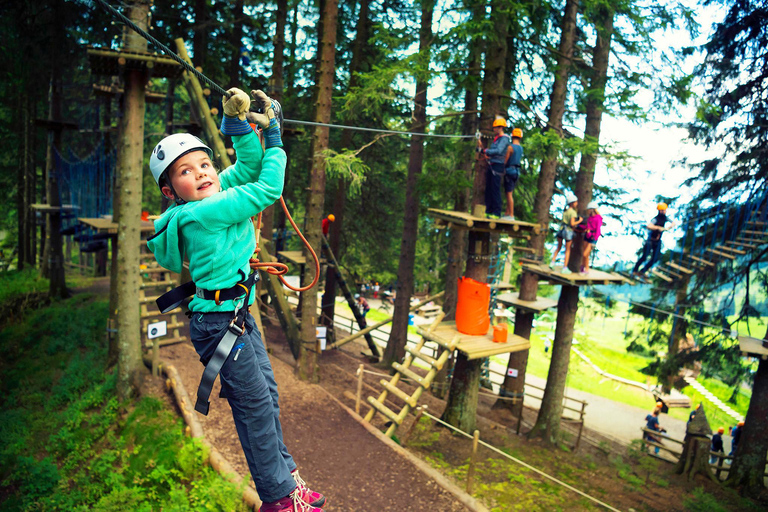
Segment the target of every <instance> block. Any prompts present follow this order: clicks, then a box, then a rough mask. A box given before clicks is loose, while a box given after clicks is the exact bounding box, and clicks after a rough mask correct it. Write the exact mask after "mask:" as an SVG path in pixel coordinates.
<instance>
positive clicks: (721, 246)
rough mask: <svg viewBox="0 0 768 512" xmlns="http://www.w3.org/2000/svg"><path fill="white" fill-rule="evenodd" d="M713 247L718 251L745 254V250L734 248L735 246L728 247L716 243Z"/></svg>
mask: <svg viewBox="0 0 768 512" xmlns="http://www.w3.org/2000/svg"><path fill="white" fill-rule="evenodd" d="M715 249H717V250H719V251H726V252H733V253H736V254H747V251H742V250H741V249H736V248H735V247H729V246H727V245H718V246H717V247H715Z"/></svg>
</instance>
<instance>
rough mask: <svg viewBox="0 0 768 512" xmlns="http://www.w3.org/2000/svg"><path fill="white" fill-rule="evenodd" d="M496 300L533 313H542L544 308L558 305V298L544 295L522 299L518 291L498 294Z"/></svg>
mask: <svg viewBox="0 0 768 512" xmlns="http://www.w3.org/2000/svg"><path fill="white" fill-rule="evenodd" d="M496 300H497V301H499V302H503V303H504V304H507V305H510V306H514V307H516V308H518V309H522V310H525V311H528V312H531V313H540V312H542V311H544V310H547V309H550V308H556V307H557V301H556V300H554V299H547V298H544V297H536V300H520V294H519V293H518V292H515V293H502V294H501V295H497V296H496Z"/></svg>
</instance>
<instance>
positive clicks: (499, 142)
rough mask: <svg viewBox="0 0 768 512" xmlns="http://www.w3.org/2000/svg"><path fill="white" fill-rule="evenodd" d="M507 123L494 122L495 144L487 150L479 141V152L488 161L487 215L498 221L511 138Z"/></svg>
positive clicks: (496, 120)
mask: <svg viewBox="0 0 768 512" xmlns="http://www.w3.org/2000/svg"><path fill="white" fill-rule="evenodd" d="M506 126H507V121H506V120H505V119H504V118H503V117H501V116H496V119H495V120H494V121H493V135H494V137H493V142H491V145H490V146H489V147H488V148H487V149H484V148H483V143H482V142H481V141H480V139H479V138H478V139H477V146H478V151H479V152H481V153H482V155H483V157H484V158H485V160H486V164H487V168H486V173H485V213H486V215H487V216H488V217H490V218H495V219H498V218H500V217H501V180H502V179H503V178H504V176H505V175H506V168H505V165H506V161H507V148H508V147H509V136H507V135H506V134H505V133H504V128H506Z"/></svg>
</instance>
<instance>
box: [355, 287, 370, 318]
mask: <svg viewBox="0 0 768 512" xmlns="http://www.w3.org/2000/svg"><path fill="white" fill-rule="evenodd" d="M355 300H356V301H357V309H358V310H359V311H360V315H361V316H362V317H363V319H365V315H367V314H368V311H370V310H371V307H370V306H369V305H368V301H367V300H365V297H361V296H360V294H359V293H356V294H355Z"/></svg>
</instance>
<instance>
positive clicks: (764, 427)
mask: <svg viewBox="0 0 768 512" xmlns="http://www.w3.org/2000/svg"><path fill="white" fill-rule="evenodd" d="M763 338H764V339H766V338H768V332H766V333H765V336H763ZM766 453H768V360H766V359H762V360H760V364H759V365H758V367H757V373H756V374H755V383H754V385H753V386H752V398H751V399H750V401H749V409H747V416H746V418H744V427H742V431H741V440H740V441H739V446H738V449H737V451H736V458H735V459H734V461H733V464H731V470H730V471H729V472H728V480H727V481H726V484H727V485H729V486H731V487H736V488H738V489H741V490H743V491H744V492H746V493H747V494H749V495H750V496H757V495H759V494H760V493H761V492H763V491H765V485H764V483H763V474H764V473H765V466H766V463H765V457H766Z"/></svg>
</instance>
